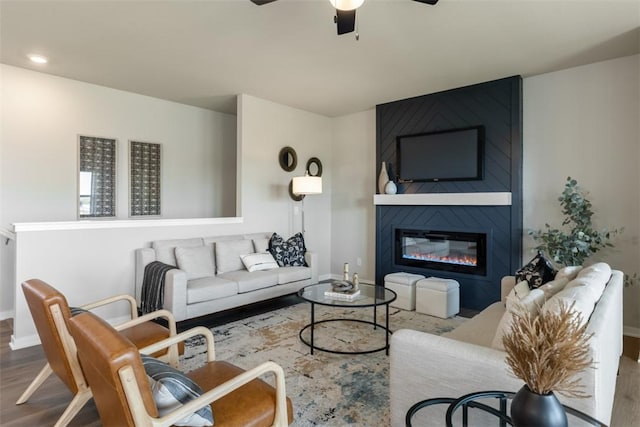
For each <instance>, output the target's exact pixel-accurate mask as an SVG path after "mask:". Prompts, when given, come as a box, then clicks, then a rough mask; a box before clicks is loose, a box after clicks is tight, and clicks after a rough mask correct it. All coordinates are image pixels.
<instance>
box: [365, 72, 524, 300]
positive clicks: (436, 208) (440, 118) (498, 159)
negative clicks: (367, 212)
mask: <svg viewBox="0 0 640 427" xmlns="http://www.w3.org/2000/svg"><path fill="white" fill-rule="evenodd" d="M376 118H377V123H376V125H377V129H376V131H377V135H376V140H377V144H376V145H377V165H378V167H380V166H379V165H380V164H381V162H383V161H385V162H391V163H392V164H393V166H394V168H393V169H396V170H397V168H396V167H395V166H396V165H397V162H396V137H397V136H399V135H411V134H418V133H424V132H434V131H440V130H448V129H460V128H467V127H471V126H483V127H484V132H485V141H484V159H483V160H484V176H483V179H482V180H479V181H440V182H412V183H403V184H399V186H398V189H399V191H398V193H399V194H433V193H474V192H478V193H491V192H502V193H510V194H511V205H508V206H500V205H498V204H495V205H493V203H488V204H489V205H491V206H461V205H454V204H452V205H450V206H448V205H435V204H434V205H430V204H429V203H428V202H427V204H425V205H422V206H403V205H400V206H398V205H377V206H376V282H377V283H380V284H381V283H383V282H384V276H385V275H386V274H387V273H390V272H394V271H410V272H414V273H420V274H424V275H426V276H436V277H446V278H452V279H456V280H458V282H460V288H461V292H460V304H461V305H462V306H463V307H467V308H472V309H483V308H485V307H486V306H488V305H489V304H491V303H492V302H494V301H497V300H499V298H500V278H501V277H502V276H505V275H508V274H511V273H512V272H513V271H515V269H517V268H518V267H519V266H520V263H521V258H522V252H521V251H522V249H521V247H522V79H521V77H519V76H514V77H509V78H505V79H500V80H496V81H491V82H487V83H480V84H477V85H473V86H467V87H463V88H458V89H452V90H448V91H445V92H439V93H435V94H430V95H424V96H419V97H415V98H410V99H405V100H401V101H396V102H391V103H387V104H382V105H378V106H377V108H376ZM400 227H406V228H417V229H425V228H433V229H437V230H447V231H469V232H478V233H486V234H487V246H488V247H487V254H488V257H487V258H488V259H487V274H486V276H477V275H466V274H460V273H451V272H444V271H438V270H429V269H418V268H412V267H406V266H398V265H396V264H395V263H394V259H393V249H394V230H395V229H396V228H400Z"/></svg>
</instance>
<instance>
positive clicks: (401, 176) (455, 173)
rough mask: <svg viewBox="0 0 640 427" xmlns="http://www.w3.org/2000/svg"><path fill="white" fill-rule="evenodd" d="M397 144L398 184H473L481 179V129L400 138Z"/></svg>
mask: <svg viewBox="0 0 640 427" xmlns="http://www.w3.org/2000/svg"><path fill="white" fill-rule="evenodd" d="M396 143H397V147H396V148H397V150H396V156H397V158H396V160H397V173H398V180H399V181H400V182H411V181H474V180H480V179H482V177H483V157H484V155H483V151H484V129H483V127H482V126H476V127H471V128H464V129H452V130H446V131H439V132H430V133H421V134H416V135H402V136H398V137H397V138H396Z"/></svg>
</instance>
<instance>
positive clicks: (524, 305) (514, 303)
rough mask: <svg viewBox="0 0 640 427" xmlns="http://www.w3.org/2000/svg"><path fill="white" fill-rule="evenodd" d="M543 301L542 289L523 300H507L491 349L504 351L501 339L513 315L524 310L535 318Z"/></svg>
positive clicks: (513, 298) (532, 291) (534, 290)
mask: <svg viewBox="0 0 640 427" xmlns="http://www.w3.org/2000/svg"><path fill="white" fill-rule="evenodd" d="M544 301H545V296H544V291H543V290H542V289H533V290H531V292H529V293H528V294H527V295H526V296H525V297H524V298H518V297H516V296H513V297H510V298H507V307H506V310H505V312H504V314H503V315H502V318H501V319H500V323H499V324H498V327H497V328H496V330H495V331H496V332H495V335H494V336H493V340H492V341H491V347H493V348H495V349H498V350H504V345H503V344H502V337H504V336H505V335H506V334H507V333H508V332H509V330H510V329H511V324H512V323H513V315H514V314H515V313H516V312H517V311H518V310H525V311H526V312H527V313H529V314H531V315H532V316H537V315H538V313H539V312H540V308H541V307H542V306H543V304H544Z"/></svg>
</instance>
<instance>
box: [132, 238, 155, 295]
mask: <svg viewBox="0 0 640 427" xmlns="http://www.w3.org/2000/svg"><path fill="white" fill-rule="evenodd" d="M155 260H156V251H154V250H153V249H151V248H140V249H136V271H135V279H136V283H135V295H134V296H135V298H136V301H138V306H140V296H141V295H142V279H143V278H144V268H145V267H146V266H147V264H149V263H150V262H153V261H155Z"/></svg>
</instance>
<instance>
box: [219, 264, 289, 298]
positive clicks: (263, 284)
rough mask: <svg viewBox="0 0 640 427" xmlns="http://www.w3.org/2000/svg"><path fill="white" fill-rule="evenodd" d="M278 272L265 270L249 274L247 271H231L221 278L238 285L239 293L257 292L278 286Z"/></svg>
mask: <svg viewBox="0 0 640 427" xmlns="http://www.w3.org/2000/svg"><path fill="white" fill-rule="evenodd" d="M278 270H279V269H278ZM278 270H263V271H254V272H253V273H249V272H248V271H247V270H240V271H230V272H228V273H223V274H221V275H220V277H222V278H224V279H227V280H233V281H235V282H237V283H238V293H241V294H242V293H245V292H251V291H255V290H257V289H262V288H268V287H271V286H275V285H277V284H278Z"/></svg>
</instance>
